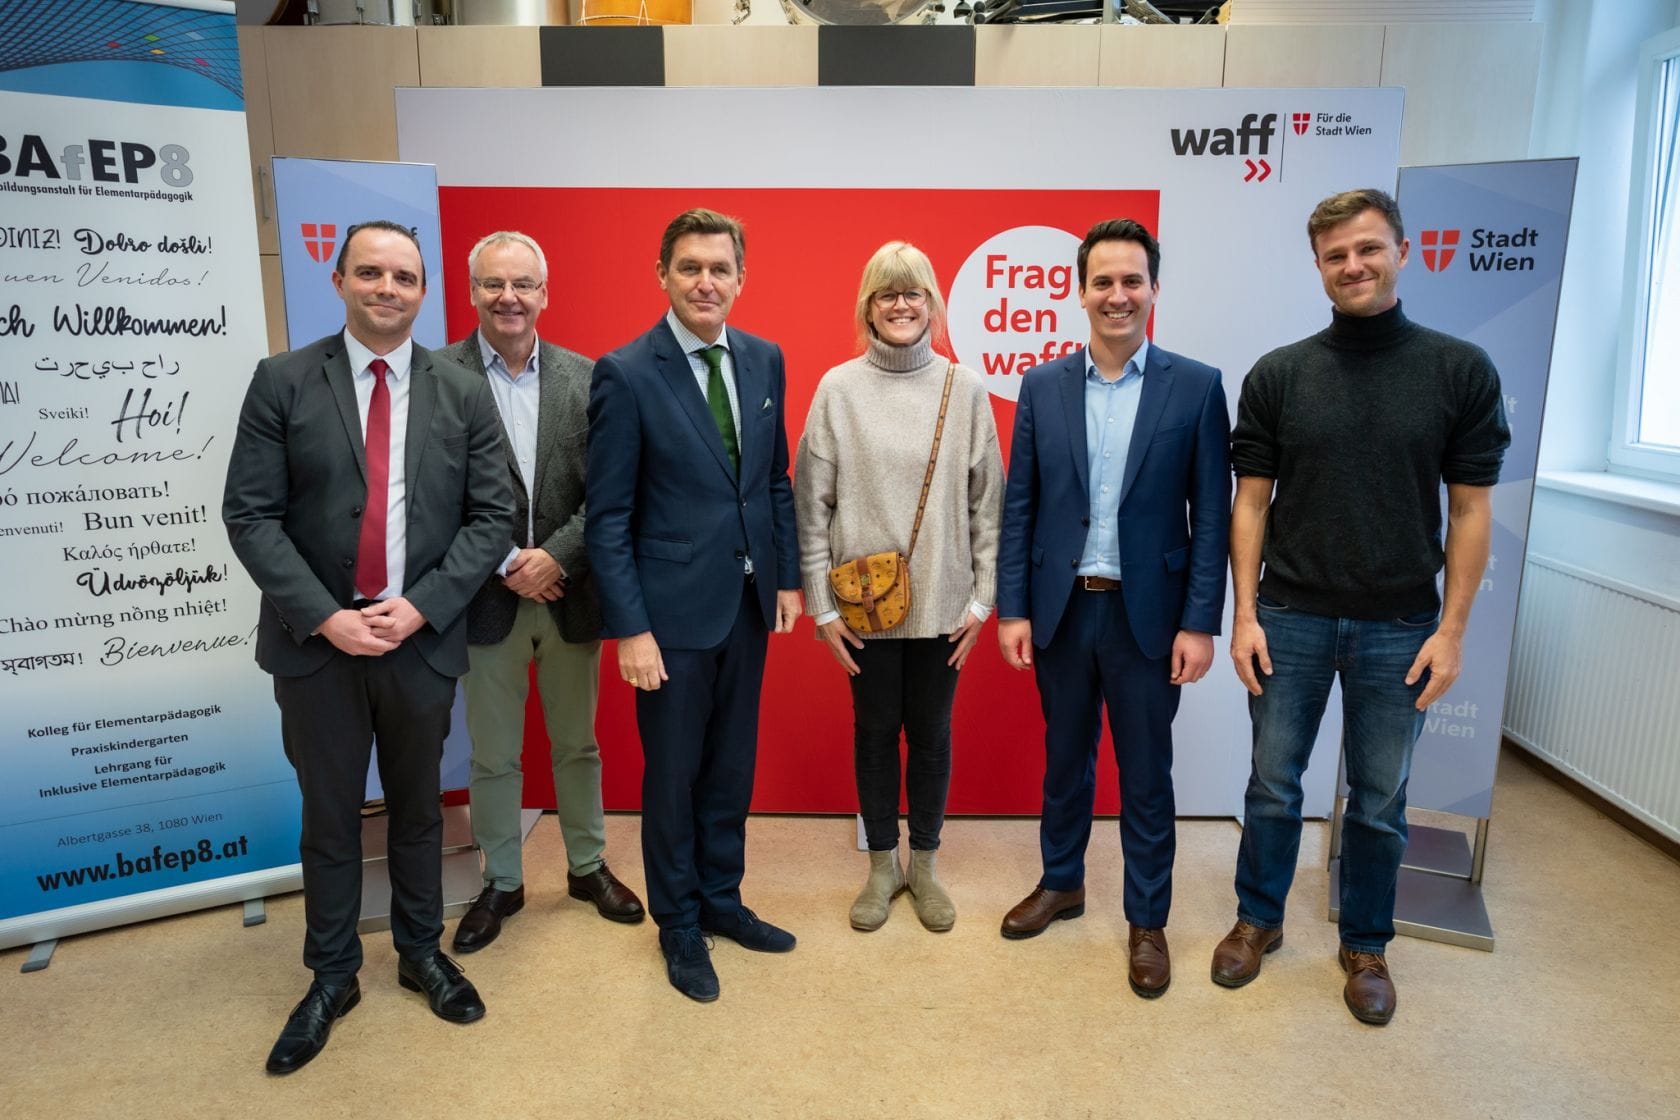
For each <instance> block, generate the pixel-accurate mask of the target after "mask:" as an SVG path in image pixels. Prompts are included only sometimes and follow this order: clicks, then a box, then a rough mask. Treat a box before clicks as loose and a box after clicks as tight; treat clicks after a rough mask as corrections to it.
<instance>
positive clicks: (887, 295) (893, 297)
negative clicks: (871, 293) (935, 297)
mask: <svg viewBox="0 0 1680 1120" xmlns="http://www.w3.org/2000/svg"><path fill="white" fill-rule="evenodd" d="M927 298H928V294H927V293H926V292H924V291H923V290H922V289H920V288H911V289H910V290H909V291H908V292H876V293H875V306H876V307H879V308H880V309H881V310H883V311H885V310H886V309H887V308H889V307H891V306H892V305H893V304H895V303H897V302H898V301H899V300H900V299H902V300H904V304H905V306H906V307H920V306H922V305H923V304H924V303H926V302H927Z"/></svg>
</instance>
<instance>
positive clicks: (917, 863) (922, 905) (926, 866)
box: [905, 848, 957, 933]
mask: <svg viewBox="0 0 1680 1120" xmlns="http://www.w3.org/2000/svg"><path fill="white" fill-rule="evenodd" d="M937 854H938V853H936V852H918V851H916V850H915V849H914V848H912V849H911V850H910V873H909V875H908V876H907V877H906V879H905V886H906V888H908V890H909V891H910V898H911V900H912V901H913V902H914V903H915V906H916V917H918V918H920V919H921V920H922V924H923V925H924V926H926V927H927V928H928V929H931V930H932V931H933V932H935V933H944V932H945V931H946V930H948V929H950V928H951V927H952V926H954V925H956V924H957V907H956V904H955V903H953V902H952V901H951V896H950V895H948V894H946V893H945V887H944V886H943V885H942V884H941V883H940V882H939V874H938V871H937V870H936V869H935V867H934V857H935V855H937Z"/></svg>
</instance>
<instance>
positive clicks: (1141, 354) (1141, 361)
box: [1085, 338, 1149, 385]
mask: <svg viewBox="0 0 1680 1120" xmlns="http://www.w3.org/2000/svg"><path fill="white" fill-rule="evenodd" d="M1148 362H1149V339H1148V338H1145V339H1144V340H1143V341H1142V342H1140V343H1138V348H1137V353H1135V354H1133V355H1132V356H1131V357H1129V358H1127V359H1126V369H1128V370H1130V369H1134V368H1135V369H1136V370H1137V371H1138V376H1139V377H1142V376H1143V370H1144V367H1145V366H1146V365H1147V364H1148ZM1085 376H1086V378H1092V377H1095V378H1097V379H1099V380H1101V379H1102V374H1100V373H1098V372H1097V363H1096V362H1093V361H1092V360H1091V348H1090V346H1086V347H1085ZM1124 380H1126V373H1125V371H1121V374H1120V376H1119V378H1117V379H1116V380H1115V381H1114V384H1116V385H1118V384H1119V383H1120V382H1121V381H1124Z"/></svg>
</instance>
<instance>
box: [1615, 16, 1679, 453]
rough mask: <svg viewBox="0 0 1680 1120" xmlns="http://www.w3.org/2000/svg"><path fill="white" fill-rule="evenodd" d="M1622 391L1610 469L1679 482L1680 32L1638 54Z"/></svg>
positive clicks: (1662, 37) (1648, 44)
mask: <svg viewBox="0 0 1680 1120" xmlns="http://www.w3.org/2000/svg"><path fill="white" fill-rule="evenodd" d="M1639 62H1640V71H1639V102H1638V105H1639V108H1638V119H1637V122H1636V124H1635V127H1634V153H1633V197H1632V200H1631V202H1630V204H1629V207H1628V227H1629V231H1628V285H1627V289H1626V291H1627V295H1628V298H1627V299H1626V300H1625V301H1624V309H1623V321H1622V334H1621V350H1622V354H1621V361H1620V363H1619V368H1620V370H1621V371H1622V372H1621V377H1622V379H1623V384H1622V392H1621V393H1619V394H1618V397H1617V404H1616V427H1615V430H1614V432H1613V434H1612V438H1611V440H1610V461H1611V463H1612V464H1613V465H1614V466H1616V467H1619V468H1623V469H1629V470H1632V471H1635V472H1638V473H1642V474H1661V475H1672V476H1680V29H1677V30H1674V31H1669V32H1667V33H1665V34H1663V35H1658V36H1656V37H1655V38H1653V39H1650V40H1647V41H1646V43H1645V45H1644V47H1643V48H1642V49H1641V51H1640V59H1639Z"/></svg>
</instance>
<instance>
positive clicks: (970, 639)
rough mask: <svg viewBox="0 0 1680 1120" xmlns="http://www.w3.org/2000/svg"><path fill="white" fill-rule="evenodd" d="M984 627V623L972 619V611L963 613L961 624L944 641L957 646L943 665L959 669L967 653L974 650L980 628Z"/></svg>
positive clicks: (966, 658) (978, 638)
mask: <svg viewBox="0 0 1680 1120" xmlns="http://www.w3.org/2000/svg"><path fill="white" fill-rule="evenodd" d="M984 625H986V624H985V623H984V622H982V621H981V620H980V619H978V618H975V617H974V612H973V611H963V617H962V623H961V624H960V625H958V627H957V628H956V629H955V630H953V631H951V636H950V637H949V638H947V639H945V640H946V641H948V642H955V643H956V646H957V648H956V649H955V650H954V651H953V652H952V653H951V657H950V659H949V660H948V661H946V662H945V664H947V665H950V666H952V667H953V668H956V669H961V668H962V667H963V662H965V661H967V660H968V655H969V652H970V651H971V650H973V649H974V643H975V642H977V641H979V640H980V628H981V627H982V626H984Z"/></svg>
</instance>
